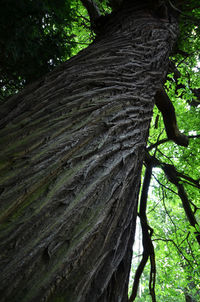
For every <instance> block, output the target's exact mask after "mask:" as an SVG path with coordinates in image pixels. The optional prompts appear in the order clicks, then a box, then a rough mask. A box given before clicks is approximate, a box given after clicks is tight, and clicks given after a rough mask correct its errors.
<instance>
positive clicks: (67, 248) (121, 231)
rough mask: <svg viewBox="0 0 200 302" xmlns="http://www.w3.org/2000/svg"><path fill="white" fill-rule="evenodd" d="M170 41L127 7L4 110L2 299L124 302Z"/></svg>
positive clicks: (168, 25)
mask: <svg viewBox="0 0 200 302" xmlns="http://www.w3.org/2000/svg"><path fill="white" fill-rule="evenodd" d="M143 6H144V5H143ZM176 35H177V26H176V24H175V23H174V22H172V21H170V22H169V20H159V19H158V18H156V17H152V16H151V14H150V13H149V12H148V11H147V10H145V9H143V8H142V9H141V8H140V7H138V8H137V7H127V8H125V9H124V10H122V11H121V12H119V13H118V14H115V16H113V18H111V19H110V21H109V22H108V24H107V25H106V26H105V28H104V34H102V35H101V36H100V37H99V38H98V39H97V40H96V41H95V43H93V44H92V45H91V46H89V47H88V48H87V49H86V50H84V51H82V52H81V53H79V54H78V55H77V56H76V57H74V58H72V59H71V60H70V61H69V62H66V63H65V64H64V65H62V66H61V67H60V68H58V69H57V70H55V71H54V72H52V73H50V74H49V75H47V76H46V77H45V78H44V79H42V80H41V81H38V82H37V83H35V84H33V85H32V86H29V87H27V89H25V90H24V91H23V92H22V93H20V94H18V95H17V96H14V97H13V98H11V99H10V100H8V101H7V102H6V104H5V105H4V107H2V108H1V113H2V119H1V129H0V137H1V149H0V150H1V152H0V173H1V182H0V192H1V195H0V200H1V201H0V213H1V214H0V222H1V226H0V271H1V275H0V279H1V280H0V289H1V296H0V301H4V302H5V301H9V302H19V301H20V302H32V301H47V300H48V301H67V302H86V301H87V302H90V301H91V302H96V301H99V302H103V301H107V302H112V301H113V302H114V301H119V302H121V301H123V302H124V301H127V287H128V276H129V270H130V263H131V254H132V252H131V250H132V244H133V240H134V230H135V220H136V212H137V200H138V191H139V186H140V175H141V167H142V161H143V154H144V148H145V145H146V141H147V137H148V129H149V124H150V120H151V116H152V110H153V105H154V95H155V93H156V89H157V87H158V86H159V85H160V83H161V81H162V80H163V79H164V77H165V75H166V69H167V65H168V56H169V52H170V50H171V47H172V45H173V43H174V41H175V40H176Z"/></svg>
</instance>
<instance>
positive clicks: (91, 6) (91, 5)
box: [81, 0, 101, 25]
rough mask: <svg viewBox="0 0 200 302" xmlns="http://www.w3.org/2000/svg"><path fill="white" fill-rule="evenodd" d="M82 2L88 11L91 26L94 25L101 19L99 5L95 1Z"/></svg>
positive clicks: (85, 0)
mask: <svg viewBox="0 0 200 302" xmlns="http://www.w3.org/2000/svg"><path fill="white" fill-rule="evenodd" d="M81 2H82V4H83V5H84V6H85V8H86V9H87V11H88V14H89V16H90V22H91V24H92V25H94V24H95V22H96V20H97V19H98V18H100V17H101V13H100V10H99V7H98V5H97V4H96V2H95V1H94V0H81Z"/></svg>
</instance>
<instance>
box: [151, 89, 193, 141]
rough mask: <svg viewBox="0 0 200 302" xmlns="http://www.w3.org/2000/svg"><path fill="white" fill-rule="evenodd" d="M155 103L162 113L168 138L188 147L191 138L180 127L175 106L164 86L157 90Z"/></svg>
mask: <svg viewBox="0 0 200 302" xmlns="http://www.w3.org/2000/svg"><path fill="white" fill-rule="evenodd" d="M155 103H156V106H157V107H158V109H159V110H160V111H161V113H162V116H163V121H164V125H165V130H166V133H167V136H168V138H169V139H171V140H173V141H174V142H175V143H176V144H177V145H181V146H184V147H187V146H188V144H189V139H188V137H187V136H186V135H184V134H183V133H181V132H180V131H179V129H178V125H177V121H176V114H175V109H174V106H173V104H172V102H171V100H170V99H169V97H168V95H167V93H166V92H165V90H164V88H160V89H159V90H158V91H157V93H156V95H155Z"/></svg>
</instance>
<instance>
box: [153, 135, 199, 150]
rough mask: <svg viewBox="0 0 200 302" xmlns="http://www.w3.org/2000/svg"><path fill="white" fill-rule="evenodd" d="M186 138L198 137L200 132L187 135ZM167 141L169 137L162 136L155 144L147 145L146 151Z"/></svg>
mask: <svg viewBox="0 0 200 302" xmlns="http://www.w3.org/2000/svg"><path fill="white" fill-rule="evenodd" d="M188 138H200V134H196V135H188ZM169 141H170V139H169V138H163V139H161V140H160V141H158V142H156V143H155V144H152V145H150V146H149V147H147V151H151V150H152V149H154V148H156V147H158V146H159V145H162V144H164V143H167V142H169Z"/></svg>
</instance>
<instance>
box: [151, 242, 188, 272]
mask: <svg viewBox="0 0 200 302" xmlns="http://www.w3.org/2000/svg"><path fill="white" fill-rule="evenodd" d="M153 241H164V242H171V243H173V245H174V246H175V247H176V249H177V250H178V252H179V254H180V255H182V256H183V258H184V259H185V261H187V263H188V264H189V266H191V268H193V266H192V265H191V263H190V262H191V261H190V260H189V259H188V258H187V257H185V255H184V254H183V252H182V250H181V249H180V248H179V246H178V245H177V244H176V243H175V242H174V240H172V239H166V238H155V239H154V240H153Z"/></svg>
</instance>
